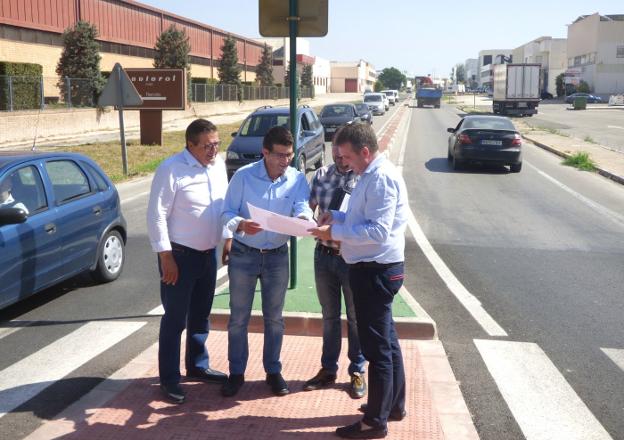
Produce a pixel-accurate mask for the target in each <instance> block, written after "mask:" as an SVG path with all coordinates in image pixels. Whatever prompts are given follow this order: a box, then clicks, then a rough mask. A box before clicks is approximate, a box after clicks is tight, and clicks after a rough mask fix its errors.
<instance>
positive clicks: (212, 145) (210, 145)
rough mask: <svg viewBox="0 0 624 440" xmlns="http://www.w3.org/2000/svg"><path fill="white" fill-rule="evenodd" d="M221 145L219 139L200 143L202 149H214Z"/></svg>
mask: <svg viewBox="0 0 624 440" xmlns="http://www.w3.org/2000/svg"><path fill="white" fill-rule="evenodd" d="M220 146H221V141H216V142H209V143H207V144H204V145H202V147H203V148H204V150H216V149H218V148H219V147H220Z"/></svg>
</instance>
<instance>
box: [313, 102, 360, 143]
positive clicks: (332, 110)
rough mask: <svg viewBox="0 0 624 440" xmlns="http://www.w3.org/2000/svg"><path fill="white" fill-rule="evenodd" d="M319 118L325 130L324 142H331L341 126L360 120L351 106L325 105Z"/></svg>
mask: <svg viewBox="0 0 624 440" xmlns="http://www.w3.org/2000/svg"><path fill="white" fill-rule="evenodd" d="M367 96H368V95H367ZM319 118H320V120H321V124H323V128H324V129H325V140H326V141H331V140H332V138H333V137H334V134H335V133H336V131H337V130H338V129H339V128H340V127H342V126H343V125H347V124H349V123H352V122H360V121H361V120H362V118H361V117H360V115H359V113H358V111H357V108H355V105H353V104H327V105H326V106H324V107H323V108H322V109H321V113H319Z"/></svg>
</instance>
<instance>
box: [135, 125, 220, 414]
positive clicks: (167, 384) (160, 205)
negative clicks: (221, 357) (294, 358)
mask: <svg viewBox="0 0 624 440" xmlns="http://www.w3.org/2000/svg"><path fill="white" fill-rule="evenodd" d="M220 143H221V142H220V140H219V133H218V132H217V127H216V126H215V125H214V124H213V123H211V122H209V121H207V120H205V119H197V120H195V121H193V122H192V123H191V124H190V125H189V126H188V127H187V129H186V148H185V149H184V150H183V151H182V152H180V153H178V154H176V155H174V156H171V157H170V158H168V159H166V160H165V161H164V162H163V163H162V164H161V165H160V166H159V167H158V169H157V170H156V174H155V175H154V180H153V181H152V189H151V193H150V200H149V205H148V208H147V231H148V235H149V239H150V244H151V246H152V249H153V250H154V252H157V253H158V261H159V266H158V267H159V271H160V275H161V281H160V297H161V301H162V304H163V307H164V309H165V313H164V315H163V317H162V320H161V322H160V336H159V348H158V368H159V376H160V387H161V390H162V392H163V394H164V395H165V397H166V398H167V399H168V400H169V401H172V402H174V403H182V402H184V400H185V393H184V391H183V390H182V388H181V387H180V378H181V376H180V367H179V365H180V338H181V335H182V331H183V330H184V329H185V328H186V358H185V365H186V376H187V377H188V378H191V379H192V380H202V381H204V382H216V383H222V382H223V381H225V380H226V379H227V376H226V375H225V374H224V373H221V372H219V371H216V370H213V369H211V368H210V366H209V357H208V351H207V349H206V345H205V343H206V339H207V338H208V328H209V324H208V316H209V315H210V310H211V308H212V301H213V299H214V291H215V284H216V274H217V259H216V247H217V246H218V244H219V242H220V241H221V238H222V234H223V232H222V231H223V228H222V226H221V221H220V215H221V211H222V209H223V200H224V198H225V192H226V190H227V185H228V181H227V173H226V170H225V164H224V162H223V159H221V157H219V155H218V151H219V145H220ZM226 239H227V238H226ZM223 258H224V256H222V259H223Z"/></svg>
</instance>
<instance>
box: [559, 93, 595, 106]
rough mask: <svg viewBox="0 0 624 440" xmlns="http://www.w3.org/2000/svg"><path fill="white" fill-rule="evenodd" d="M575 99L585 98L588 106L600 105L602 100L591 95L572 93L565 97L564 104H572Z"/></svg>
mask: <svg viewBox="0 0 624 440" xmlns="http://www.w3.org/2000/svg"><path fill="white" fill-rule="evenodd" d="M576 98H585V99H586V100H587V103H588V104H596V103H601V102H602V98H601V97H600V96H596V95H592V94H590V93H580V92H579V93H572V94H571V95H568V96H566V98H565V102H567V103H568V104H572V103H574V100H575V99H576Z"/></svg>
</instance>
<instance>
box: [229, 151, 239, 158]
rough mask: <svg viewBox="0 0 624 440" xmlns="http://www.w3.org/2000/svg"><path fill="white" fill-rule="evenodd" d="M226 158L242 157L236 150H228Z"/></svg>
mask: <svg viewBox="0 0 624 440" xmlns="http://www.w3.org/2000/svg"><path fill="white" fill-rule="evenodd" d="M226 159H229V160H236V159H240V157H239V156H238V153H237V152H236V151H231V150H228V152H227V155H226Z"/></svg>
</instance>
